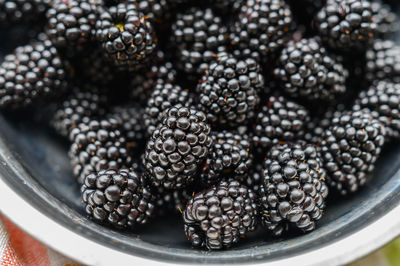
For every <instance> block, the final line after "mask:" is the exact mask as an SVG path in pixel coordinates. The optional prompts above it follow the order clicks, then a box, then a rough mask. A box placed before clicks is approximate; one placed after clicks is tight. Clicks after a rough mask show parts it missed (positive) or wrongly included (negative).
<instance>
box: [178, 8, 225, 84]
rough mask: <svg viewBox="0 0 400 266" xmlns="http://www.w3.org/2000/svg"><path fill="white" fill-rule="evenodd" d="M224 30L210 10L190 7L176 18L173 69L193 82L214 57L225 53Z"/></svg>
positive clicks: (218, 18) (220, 22)
mask: <svg viewBox="0 0 400 266" xmlns="http://www.w3.org/2000/svg"><path fill="white" fill-rule="evenodd" d="M226 33H227V29H226V27H225V26H224V25H223V22H222V18H220V17H218V16H216V15H215V14H214V13H213V11H212V10H211V9H210V8H207V9H201V8H196V7H192V8H190V9H189V10H187V11H186V12H185V13H180V14H178V15H177V19H176V21H175V23H174V24H173V25H172V36H171V41H172V42H173V43H174V45H175V46H176V56H175V59H176V60H177V67H178V68H179V69H180V70H181V71H183V72H185V73H187V74H193V78H194V79H195V80H197V79H198V78H199V77H201V75H202V74H203V73H204V71H205V70H206V67H207V63H209V62H211V61H212V60H214V58H215V54H216V53H218V52H222V51H224V50H225V47H224V45H225V43H226V36H225V35H226Z"/></svg>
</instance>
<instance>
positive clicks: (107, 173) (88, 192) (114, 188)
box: [81, 169, 154, 228]
mask: <svg viewBox="0 0 400 266" xmlns="http://www.w3.org/2000/svg"><path fill="white" fill-rule="evenodd" d="M81 194H82V199H83V202H84V203H85V209H86V213H87V214H88V215H89V216H90V217H91V218H93V219H94V220H95V221H97V222H101V223H107V224H110V225H112V226H114V227H117V228H133V227H135V226H136V225H138V224H145V223H146V222H147V221H148V219H149V218H151V216H152V215H153V212H154V196H153V195H152V194H151V191H150V188H149V187H147V186H146V185H145V184H144V182H143V180H142V178H140V176H139V175H138V174H137V173H136V172H135V171H133V170H128V169H121V170H101V171H99V172H98V173H97V174H95V173H92V174H89V175H87V176H86V177H85V179H84V182H83V185H82V186H81Z"/></svg>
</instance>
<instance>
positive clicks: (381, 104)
mask: <svg viewBox="0 0 400 266" xmlns="http://www.w3.org/2000/svg"><path fill="white" fill-rule="evenodd" d="M363 108H368V109H370V110H372V111H376V112H378V114H379V116H380V118H379V120H380V121H381V122H382V121H384V125H385V127H386V135H387V137H389V138H396V139H398V138H400V84H398V83H391V82H387V81H379V82H375V83H374V84H373V85H372V86H371V87H370V88H369V89H368V90H366V91H362V92H361V93H360V95H359V96H358V98H357V100H356V102H355V105H354V106H353V110H355V111H360V110H361V109H363Z"/></svg>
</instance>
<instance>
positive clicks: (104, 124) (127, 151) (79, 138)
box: [69, 118, 133, 184]
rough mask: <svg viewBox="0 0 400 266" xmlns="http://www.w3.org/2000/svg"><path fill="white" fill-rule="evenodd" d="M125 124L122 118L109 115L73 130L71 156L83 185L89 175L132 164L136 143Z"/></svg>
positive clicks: (76, 173)
mask: <svg viewBox="0 0 400 266" xmlns="http://www.w3.org/2000/svg"><path fill="white" fill-rule="evenodd" d="M122 126H123V122H122V120H120V119H114V118H108V119H103V120H100V121H97V120H91V121H90V122H89V123H87V124H84V123H81V124H79V125H78V126H77V127H76V128H74V129H72V130H71V133H70V136H69V138H70V140H71V142H72V145H71V147H70V150H69V156H70V158H71V165H72V169H73V173H74V175H75V176H76V178H77V180H78V183H79V184H82V182H83V181H84V178H85V177H86V176H87V175H89V174H92V173H96V172H99V171H100V170H103V169H121V168H129V167H131V166H132V164H133V162H132V157H131V147H132V145H131V143H129V142H128V141H127V140H126V136H125V132H124V131H123V127H122Z"/></svg>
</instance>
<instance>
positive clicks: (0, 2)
mask: <svg viewBox="0 0 400 266" xmlns="http://www.w3.org/2000/svg"><path fill="white" fill-rule="evenodd" d="M50 3H51V1H50V0H0V25H13V24H15V23H37V22H41V19H42V17H43V18H44V13H45V12H46V10H47V9H48V8H49V6H50Z"/></svg>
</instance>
